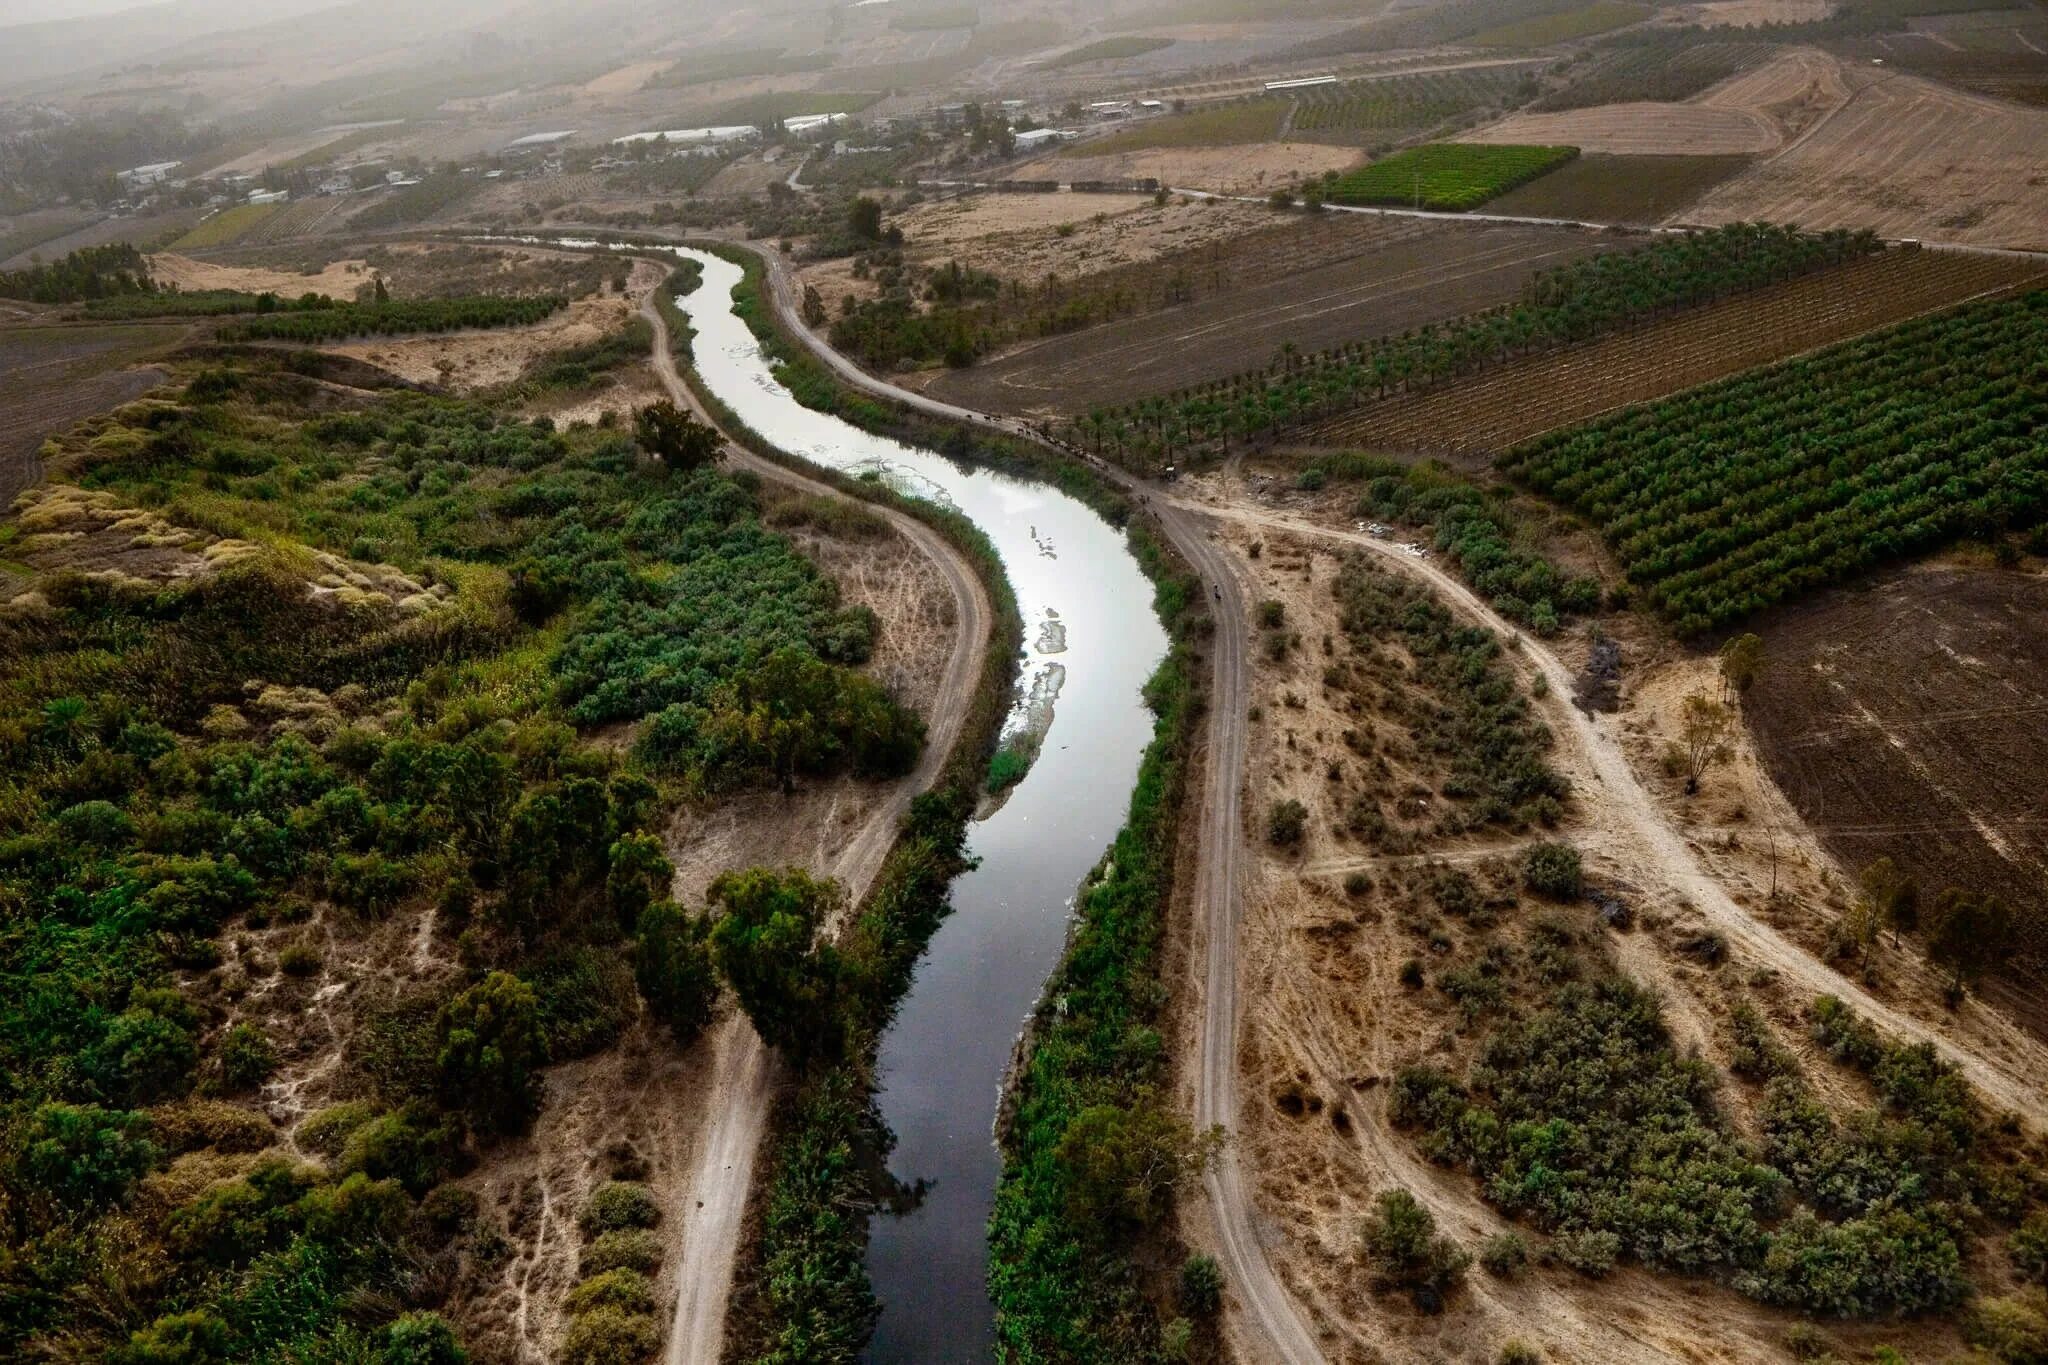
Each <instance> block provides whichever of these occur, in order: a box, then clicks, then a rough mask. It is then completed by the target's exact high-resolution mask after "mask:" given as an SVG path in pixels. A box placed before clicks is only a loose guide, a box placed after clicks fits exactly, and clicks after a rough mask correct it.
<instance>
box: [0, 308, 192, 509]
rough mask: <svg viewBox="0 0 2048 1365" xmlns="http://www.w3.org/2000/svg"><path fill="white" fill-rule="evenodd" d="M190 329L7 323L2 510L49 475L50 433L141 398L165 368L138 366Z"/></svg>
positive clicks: (0, 399)
mask: <svg viewBox="0 0 2048 1365" xmlns="http://www.w3.org/2000/svg"><path fill="white" fill-rule="evenodd" d="M183 333H184V328H183V327H152V326H142V327H15V328H6V329H0V514H4V513H5V511H6V509H7V506H8V504H9V503H11V502H13V501H14V495H15V494H17V493H19V492H20V491H21V490H22V489H24V488H26V487H28V486H29V485H30V484H32V483H34V482H35V481H36V479H37V478H39V477H40V475H41V465H40V464H39V462H38V459H37V452H38V451H39V450H40V449H41V448H42V444H43V442H44V440H45V439H47V438H48V437H50V436H53V435H55V434H56V433H57V432H59V431H62V430H64V429H65V428H66V427H69V426H71V425H72V424H73V423H75V422H81V421H83V420H85V419H86V418H88V417H90V416H92V415H93V414H94V413H98V412H104V411H106V410H107V409H108V408H112V407H117V406H119V405H120V404H122V403H125V402H127V401H129V400H130V399H132V398H136V397H138V396H140V395H141V394H142V393H144V392H146V391H147V390H149V389H150V388H152V387H154V386H155V385H157V384H158V383H160V382H162V380H163V372H162V371H160V370H153V369H147V368H138V369H131V368H129V366H131V365H133V364H135V363H136V362H137V361H138V360H140V359H142V358H143V357H145V356H146V355H148V354H149V353H150V352H152V351H155V350H157V349H159V348H161V347H165V346H168V345H169V344H171V343H172V342H174V341H175V340H176V339H177V338H178V337H179V336H181V335H183Z"/></svg>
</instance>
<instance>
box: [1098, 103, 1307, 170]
mask: <svg viewBox="0 0 2048 1365" xmlns="http://www.w3.org/2000/svg"><path fill="white" fill-rule="evenodd" d="M1286 114H1287V106H1286V105H1285V104H1282V103H1281V102H1280V101H1279V100H1275V99H1266V98H1263V97H1262V98H1258V99H1249V100H1236V101H1233V102H1231V103H1229V104H1219V105H1216V106H1214V107H1212V108H1208V109H1197V110H1196V111H1195V112H1194V113H1192V114H1175V115H1173V116H1172V117H1170V118H1155V119H1150V120H1148V121H1146V122H1144V123H1139V124H1134V125H1133V126H1131V127H1129V128H1126V129H1124V130H1123V131H1122V132H1117V133H1111V134H1110V135H1109V136H1108V137H1102V138H1093V139H1090V140H1089V141H1086V142H1076V143H1071V144H1069V145H1068V146H1066V147H1063V148H1061V149H1060V155H1062V156H1109V155H1111V154H1113V153H1116V152H1141V151H1145V150H1148V149H1150V148H1153V147H1227V146H1233V145H1235V144H1238V143H1244V142H1265V141H1268V140H1269V139H1271V138H1273V137H1276V136H1278V135H1279V132H1280V120H1281V119H1282V118H1284V117H1286Z"/></svg>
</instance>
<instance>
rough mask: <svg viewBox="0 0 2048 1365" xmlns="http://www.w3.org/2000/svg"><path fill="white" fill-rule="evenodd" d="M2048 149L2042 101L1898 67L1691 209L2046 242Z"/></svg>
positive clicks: (1941, 236)
mask: <svg viewBox="0 0 2048 1365" xmlns="http://www.w3.org/2000/svg"><path fill="white" fill-rule="evenodd" d="M1858 79H1859V80H1861V79H1864V77H1862V76H1859V77H1858ZM2044 147H2048V109H2037V108H2029V107H2026V106H2022V105H2017V104H2009V103H2007V102H2005V101H2003V100H1998V99H1993V98H1990V97H1988V96H1984V95H1977V94H1972V93H1969V92H1967V91H1961V90H1953V89H1949V88H1947V87H1945V86H1940V85H1936V84H1935V83H1933V82H1932V81H1926V80H1922V79H1920V78H1919V77H1917V76H1908V75H1903V74H1900V73H1896V72H1895V73H1891V74H1888V75H1884V76H1882V77H1878V78H1875V79H1870V80H1869V83H1868V84H1863V85H1861V87H1860V88H1858V89H1857V90H1856V92H1855V93H1854V95H1853V96H1851V98H1850V99H1849V101H1848V103H1847V104H1845V105H1844V106H1842V107H1841V108H1840V109H1838V110H1836V111H1835V112H1834V113H1833V114H1832V115H1830V116H1828V117H1827V118H1825V119H1824V120H1823V121H1821V122H1820V123H1818V124H1816V125H1815V126H1813V127H1812V128H1811V129H1809V130H1808V132H1807V134H1806V135H1805V136H1804V137H1802V138H1800V139H1799V140H1798V141H1797V142H1796V143H1794V144H1792V145H1791V146H1788V147H1787V148H1786V149H1785V150H1784V151H1783V152H1781V153H1779V154H1778V155H1777V156H1775V157H1773V158H1771V159H1770V160H1769V161H1766V162H1763V163H1761V164H1759V165H1758V166H1756V167H1755V168H1754V169H1752V170H1750V171H1749V172H1747V173H1746V174H1744V175H1741V176H1738V177H1736V178H1735V179H1733V180H1731V181H1729V182H1728V183H1726V184H1725V185H1722V186H1721V187H1720V188H1719V189H1717V190H1715V191H1714V192H1713V193H1711V194H1709V195H1708V196H1707V198H1706V200H1705V201H1704V202H1703V203H1702V204H1700V205H1699V207H1698V208H1696V209H1695V210H1694V211H1693V214H1692V216H1693V217H1696V218H1697V219H1699V221H1701V222H1705V223H1726V222H1736V221H1746V220H1754V219H1759V218H1762V219H1768V220H1769V221H1772V222H1796V223H1798V224H1800V225H1801V226H1803V227H1809V228H1828V227H1866V228H1873V229H1875V230H1876V231H1878V232H1880V233H1883V234H1884V235H1886V236H1890V237H1918V238H1922V239H1925V240H1931V241H1953V242H1966V243H1971V244H1975V245H1984V246H2007V247H2023V248H2040V247H2048V175H2044V174H2043V173H2042V148H2044Z"/></svg>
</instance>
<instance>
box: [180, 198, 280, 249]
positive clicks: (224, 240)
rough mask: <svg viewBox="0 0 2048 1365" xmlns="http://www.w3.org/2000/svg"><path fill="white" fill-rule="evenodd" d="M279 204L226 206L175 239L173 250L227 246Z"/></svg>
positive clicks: (268, 214) (266, 216) (276, 208)
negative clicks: (226, 207)
mask: <svg viewBox="0 0 2048 1365" xmlns="http://www.w3.org/2000/svg"><path fill="white" fill-rule="evenodd" d="M279 207H281V206H280V205H277V204H237V205H235V206H234V207H233V208H228V209H222V210H221V211H220V212H219V213H216V214H214V215H213V217H211V218H208V219H207V220H206V221H205V222H203V223H201V224H199V225H198V226H197V227H195V228H193V229H192V230H191V231H190V232H187V233H186V234H185V235H184V236H182V237H180V238H179V239H178V240H177V241H175V242H172V243H171V250H173V251H194V250H197V249H199V248H202V247H209V246H227V245H228V244H229V243H231V242H235V241H238V240H240V239H241V237H242V235H243V234H244V233H246V232H248V231H249V230H250V229H252V228H254V227H255V226H256V225H257V224H259V223H261V222H263V221H264V220H266V219H267V218H269V217H270V216H271V215H272V214H274V213H276V212H277V211H278V209H279Z"/></svg>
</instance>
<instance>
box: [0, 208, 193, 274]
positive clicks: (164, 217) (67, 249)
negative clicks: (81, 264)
mask: <svg viewBox="0 0 2048 1365" xmlns="http://www.w3.org/2000/svg"><path fill="white" fill-rule="evenodd" d="M202 212H203V210H200V209H166V210H164V211H163V212H160V213H157V212H152V213H147V214H142V215H138V216H136V217H133V218H101V219H98V220H97V221H95V222H89V223H87V224H86V225H85V226H83V227H80V228H77V229H75V230H73V231H71V232H67V233H65V234H64V235H63V236H61V237H52V238H47V239H45V240H44V241H42V242H40V243H38V244H37V245H35V246H34V247H31V248H28V249H26V250H22V251H19V252H17V253H16V254H15V255H13V256H11V257H9V258H8V259H6V260H5V261H0V269H4V270H21V269H24V268H25V267H26V266H27V265H28V264H29V257H31V256H40V257H42V258H43V259H44V260H46V261H54V260H57V259H58V258H60V257H63V256H68V255H70V254H71V253H72V252H74V251H83V250H85V249H86V248H87V247H95V246H113V245H117V244H119V243H123V242H126V243H129V244H131V245H134V246H137V247H140V248H141V249H143V250H145V251H149V250H154V249H155V248H157V247H161V246H163V245H165V244H166V243H169V242H171V241H173V240H175V239H177V238H179V237H182V236H183V235H184V234H185V233H186V232H188V231H190V230H191V228H192V226H193V225H194V224H195V223H197V222H198V221H199V220H200V217H201V214H202Z"/></svg>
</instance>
